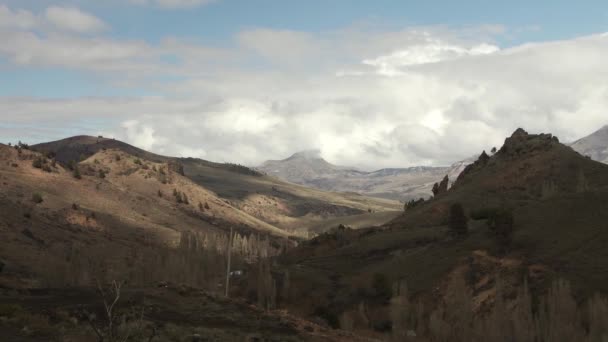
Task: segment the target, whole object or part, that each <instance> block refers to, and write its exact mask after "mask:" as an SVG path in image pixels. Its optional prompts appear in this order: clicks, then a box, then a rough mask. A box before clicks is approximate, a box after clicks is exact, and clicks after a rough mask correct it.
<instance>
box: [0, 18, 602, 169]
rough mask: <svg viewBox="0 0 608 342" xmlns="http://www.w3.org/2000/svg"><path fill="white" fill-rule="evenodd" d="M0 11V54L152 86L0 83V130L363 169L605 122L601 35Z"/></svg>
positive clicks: (568, 134) (568, 133) (233, 158)
mask: <svg viewBox="0 0 608 342" xmlns="http://www.w3.org/2000/svg"><path fill="white" fill-rule="evenodd" d="M7 13H8V16H9V17H10V18H12V19H11V21H4V22H3V21H0V23H3V25H5V27H6V26H11V27H12V28H11V29H10V30H9V31H10V32H11V34H10V35H9V34H8V33H5V35H4V36H2V37H1V38H2V39H3V41H6V42H8V44H3V45H0V55H2V56H4V57H5V58H8V59H9V61H11V62H12V63H14V64H18V65H21V66H23V65H25V66H29V65H58V66H61V67H64V68H74V69H80V70H86V71H88V72H92V73H94V74H96V73H103V74H104V75H107V71H108V70H114V71H120V72H118V73H113V74H112V75H111V76H108V77H109V78H110V80H111V82H113V83H120V82H124V83H125V84H128V85H129V86H131V87H136V88H139V89H150V88H152V89H154V90H155V91H157V92H160V93H162V94H163V96H159V97H136V98H75V99H58V100H44V99H35V98H17V99H16V98H0V113H2V114H0V115H2V118H3V119H4V118H5V117H6V120H3V121H4V122H5V124H4V125H5V126H2V124H0V131H2V130H3V129H8V127H9V126H6V125H7V124H6V123H7V122H8V123H9V124H11V125H13V126H15V125H16V126H17V127H31V126H34V125H38V126H40V125H42V126H44V125H46V124H48V126H44V127H49V128H48V130H47V131H46V133H45V134H44V135H42V134H38V133H36V131H34V132H33V133H31V135H30V136H29V137H28V136H26V135H24V140H25V139H26V138H31V139H30V140H41V138H40V137H44V139H48V137H49V136H54V137H55V138H62V137H63V136H65V135H70V134H75V133H90V134H97V133H103V134H104V135H108V136H114V137H116V138H118V139H124V140H125V141H127V142H130V143H133V144H135V145H137V146H140V147H142V148H146V149H150V150H152V151H153V152H157V153H161V154H167V155H178V156H195V157H202V158H205V159H209V160H214V161H229V162H239V163H244V164H248V165H256V164H259V163H261V162H262V161H264V160H266V159H279V158H284V157H287V156H289V155H290V154H291V153H293V152H296V151H299V150H310V149H319V150H320V151H321V154H322V156H324V157H325V158H327V159H328V160H330V161H331V162H334V163H336V164H341V165H352V166H357V167H361V168H366V169H377V168H381V167H400V166H411V165H421V164H423V165H446V164H449V163H451V162H454V161H458V160H461V159H464V158H467V157H469V156H471V155H473V154H478V153H480V152H481V150H482V149H486V150H488V149H490V148H491V147H493V146H499V145H500V144H501V143H502V141H503V140H504V138H505V136H507V135H509V134H510V133H511V132H512V131H513V130H515V129H516V128H517V127H524V128H526V129H527V130H529V131H532V132H552V133H555V134H556V135H557V136H558V137H560V139H562V140H565V141H572V140H574V139H576V138H579V137H581V136H584V135H586V134H589V133H591V132H592V131H594V130H595V129H598V128H599V127H601V126H603V125H605V124H606V123H608V122H607V121H608V116H607V115H606V109H607V108H608V86H607V85H606V82H605V80H606V79H608V64H607V63H605V56H606V55H608V35H602V34H598V35H593V36H588V37H581V38H576V39H571V40H564V41H555V42H545V43H535V44H526V45H522V46H516V47H512V48H501V47H500V46H499V44H497V43H496V42H495V41H494V40H493V39H492V36H493V35H496V34H503V33H504V28H501V27H496V26H488V27H480V28H477V29H470V28H469V29H467V30H462V29H450V28H445V27H415V28H406V29H403V30H396V31H383V30H367V29H365V28H357V27H354V28H353V27H350V28H345V29H341V30H335V31H331V32H322V33H310V32H299V31H289V30H272V29H266V28H255V29H251V30H246V31H243V32H240V33H238V34H236V35H235V37H234V40H233V41H232V42H230V43H232V44H224V45H223V46H222V47H215V46H205V45H200V44H198V43H196V42H192V41H186V40H183V39H179V38H167V39H163V40H161V41H160V43H158V44H148V43H143V42H134V41H124V40H117V39H107V38H106V39H104V38H100V37H98V36H92V37H87V36H68V35H64V34H61V33H47V34H45V35H42V36H41V35H39V34H37V33H36V32H35V28H33V27H34V26H35V25H34V26H32V25H33V24H31V22H32V21H31V20H30V19H31V18H30V16H29V15H28V14H27V13H26V12H20V11H18V10H8V12H7V10H6V9H4V10H3V9H2V7H0V19H1V18H3V17H2V16H4V17H6V16H7ZM34 17H36V16H34ZM34 22H35V20H34ZM7 23H8V24H7ZM0 25H2V24H0ZM7 30H8V29H5V30H4V31H2V30H0V35H2V34H3V33H2V32H7ZM163 56H171V59H172V62H171V63H165V62H164V61H163ZM151 76H152V77H157V78H158V79H159V80H157V81H154V82H151V81H150V77H151ZM167 76H172V77H167ZM8 113H10V114H8ZM51 118H52V119H51ZM52 120H56V122H59V121H60V120H61V122H63V123H66V124H64V125H63V126H67V127H63V128H61V127H58V125H53V124H51V123H50V122H51V121H52ZM83 122H95V123H100V124H99V127H101V128H96V127H94V126H93V127H92V126H91V125H88V126H83ZM40 123H44V124H40ZM83 127H84V128H83ZM22 132H24V134H25V133H26V132H31V131H29V130H25V129H23V130H22Z"/></svg>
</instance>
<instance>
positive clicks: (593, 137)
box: [570, 125, 608, 164]
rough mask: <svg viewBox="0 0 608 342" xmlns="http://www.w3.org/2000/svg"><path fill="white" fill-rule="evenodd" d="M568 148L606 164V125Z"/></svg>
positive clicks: (607, 154)
mask: <svg viewBox="0 0 608 342" xmlns="http://www.w3.org/2000/svg"><path fill="white" fill-rule="evenodd" d="M570 146H571V147H572V148H573V149H574V150H575V151H577V152H579V153H580V154H582V155H584V156H589V157H590V158H591V159H593V160H596V161H599V162H602V163H605V164H608V125H607V126H604V127H602V128H601V129H599V130H597V131H596V132H594V133H592V134H590V135H588V136H586V137H584V138H581V139H579V140H577V141H575V142H573V143H572V144H570Z"/></svg>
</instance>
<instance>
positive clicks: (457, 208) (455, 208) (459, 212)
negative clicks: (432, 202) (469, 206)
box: [448, 203, 469, 236]
mask: <svg viewBox="0 0 608 342" xmlns="http://www.w3.org/2000/svg"><path fill="white" fill-rule="evenodd" d="M448 228H449V229H450V231H451V232H452V233H453V234H455V235H458V236H464V235H466V234H467V232H468V229H469V228H468V225H467V217H466V215H465V214H464V208H463V207H462V204H460V203H454V204H452V206H451V207H450V215H449V218H448Z"/></svg>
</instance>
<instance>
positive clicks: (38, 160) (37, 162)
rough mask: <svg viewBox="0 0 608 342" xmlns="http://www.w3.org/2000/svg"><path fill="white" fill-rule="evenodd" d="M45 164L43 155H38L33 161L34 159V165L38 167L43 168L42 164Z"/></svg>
mask: <svg viewBox="0 0 608 342" xmlns="http://www.w3.org/2000/svg"><path fill="white" fill-rule="evenodd" d="M43 164H44V161H43V160H42V157H36V158H35V159H34V160H33V161H32V166H33V167H35V168H37V169H42V165H43Z"/></svg>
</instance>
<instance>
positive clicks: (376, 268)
mask: <svg viewBox="0 0 608 342" xmlns="http://www.w3.org/2000/svg"><path fill="white" fill-rule="evenodd" d="M454 203H460V204H462V206H463V207H464V209H465V213H466V215H467V216H468V234H467V235H466V236H465V237H462V238H455V237H453V236H452V234H450V232H449V231H448V227H447V223H448V213H449V210H450V206H451V205H452V204H454ZM482 209H489V210H496V209H504V210H511V211H512V212H513V217H514V237H513V243H512V246H511V247H510V249H509V250H508V253H507V254H502V253H501V251H500V249H499V248H498V246H497V242H496V240H495V238H494V236H493V235H492V234H491V233H490V231H489V230H488V228H487V221H486V219H485V218H479V217H477V216H476V214H475V213H476V212H479V211H480V210H482ZM472 216H474V217H476V218H477V219H473V218H471V217H472ZM607 243H608V166H607V165H604V164H601V163H598V162H595V161H592V160H590V159H588V158H586V157H584V156H581V155H580V154H578V153H577V152H575V151H573V150H572V149H571V148H570V147H568V146H565V145H562V144H560V143H559V142H558V140H557V138H555V137H553V136H551V135H549V134H539V135H532V134H528V133H526V132H525V131H523V130H521V129H520V130H517V131H516V132H515V133H514V134H513V135H512V136H511V137H509V138H507V139H506V140H505V144H504V146H503V147H502V148H501V149H500V150H499V151H498V152H497V153H496V154H495V155H493V156H491V157H490V156H487V155H486V154H485V153H484V154H482V156H481V157H480V158H479V160H478V161H477V162H475V163H474V164H472V165H470V166H468V167H467V168H466V169H465V171H464V172H463V173H462V174H461V176H460V177H459V178H458V180H457V181H456V182H455V184H454V186H453V187H452V188H451V189H450V190H448V191H447V192H445V193H443V194H440V195H438V196H437V197H436V198H434V199H432V200H430V201H428V202H426V203H424V204H423V205H420V206H417V207H414V208H412V209H409V210H407V211H406V212H405V213H404V214H403V215H402V216H400V217H398V218H396V219H395V220H393V221H392V222H391V223H389V224H387V225H386V226H385V227H383V228H381V229H364V230H358V231H354V230H348V229H346V230H336V231H335V232H333V233H331V234H324V235H321V236H319V237H317V238H315V239H313V240H312V241H309V242H306V243H304V244H302V245H301V246H299V247H298V248H296V249H294V250H291V251H290V252H289V253H288V255H285V256H283V257H282V259H281V266H280V268H285V269H288V270H289V271H290V276H291V285H292V293H291V297H290V298H291V303H290V304H289V307H290V308H292V309H293V310H295V311H296V312H299V313H301V314H304V315H313V316H314V315H316V313H315V312H317V313H318V312H319V311H321V312H323V313H324V315H330V316H332V317H341V315H343V314H345V313H347V312H356V311H357V308H358V307H359V306H360V305H361V303H362V302H364V303H367V305H368V306H369V307H368V312H369V317H368V319H371V320H372V321H375V322H376V323H378V324H380V322H382V321H383V320H385V319H387V318H386V315H387V313H386V310H387V308H386V306H385V304H386V303H384V304H383V303H382V302H381V301H380V302H379V301H378V300H377V298H376V297H374V291H375V290H374V288H373V279H374V276H375V274H382V275H384V276H385V277H387V278H388V283H389V284H394V283H395V282H405V283H407V286H408V289H409V290H410V292H411V293H413V294H415V295H416V296H418V297H427V296H428V298H429V299H430V300H431V302H432V301H436V300H437V299H438V298H440V297H441V293H442V292H441V291H442V289H443V288H444V286H443V284H444V283H445V282H446V281H447V279H448V275H450V274H453V272H455V271H456V270H458V269H468V270H469V271H467V272H469V273H465V275H466V274H470V272H473V271H470V270H471V269H474V270H475V271H474V272H480V273H477V275H476V276H475V277H472V278H467V279H469V281H470V283H469V286H470V287H471V289H472V291H473V293H474V295H475V296H476V297H475V301H476V306H480V307H483V306H484V305H485V304H484V303H486V301H490V302H491V301H492V300H493V299H492V296H490V295H489V294H491V293H492V291H491V290H492V289H493V288H494V286H495V283H496V281H497V280H496V279H497V278H498V277H501V278H503V279H506V280H507V281H508V282H510V283H511V284H513V286H516V285H517V284H520V285H521V284H522V280H523V279H524V278H527V279H528V281H529V283H530V286H531V287H532V288H534V289H537V290H538V291H542V289H544V288H545V287H546V286H547V284H548V281H549V279H552V278H554V277H561V278H565V279H567V280H569V281H571V282H572V284H573V286H574V288H575V290H576V291H577V294H578V295H580V296H588V295H590V294H592V293H594V292H608V274H606V272H604V271H602V270H605V269H608V254H607V252H606V249H605V246H606V244H607ZM477 264H480V265H483V266H479V267H481V269H480V268H479V267H473V266H474V265H477ZM472 265H473V266H472ZM472 267H473V268H472ZM514 291H515V290H514ZM311 293H312V294H313V295H310V294H311ZM304 294H308V295H306V296H305V295H304ZM431 298H432V299H431ZM353 310H354V311H353ZM383 310H384V311H383ZM373 312H375V314H373ZM383 312H384V313H383ZM369 324H370V325H373V324H374V323H373V322H370V323H369Z"/></svg>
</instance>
